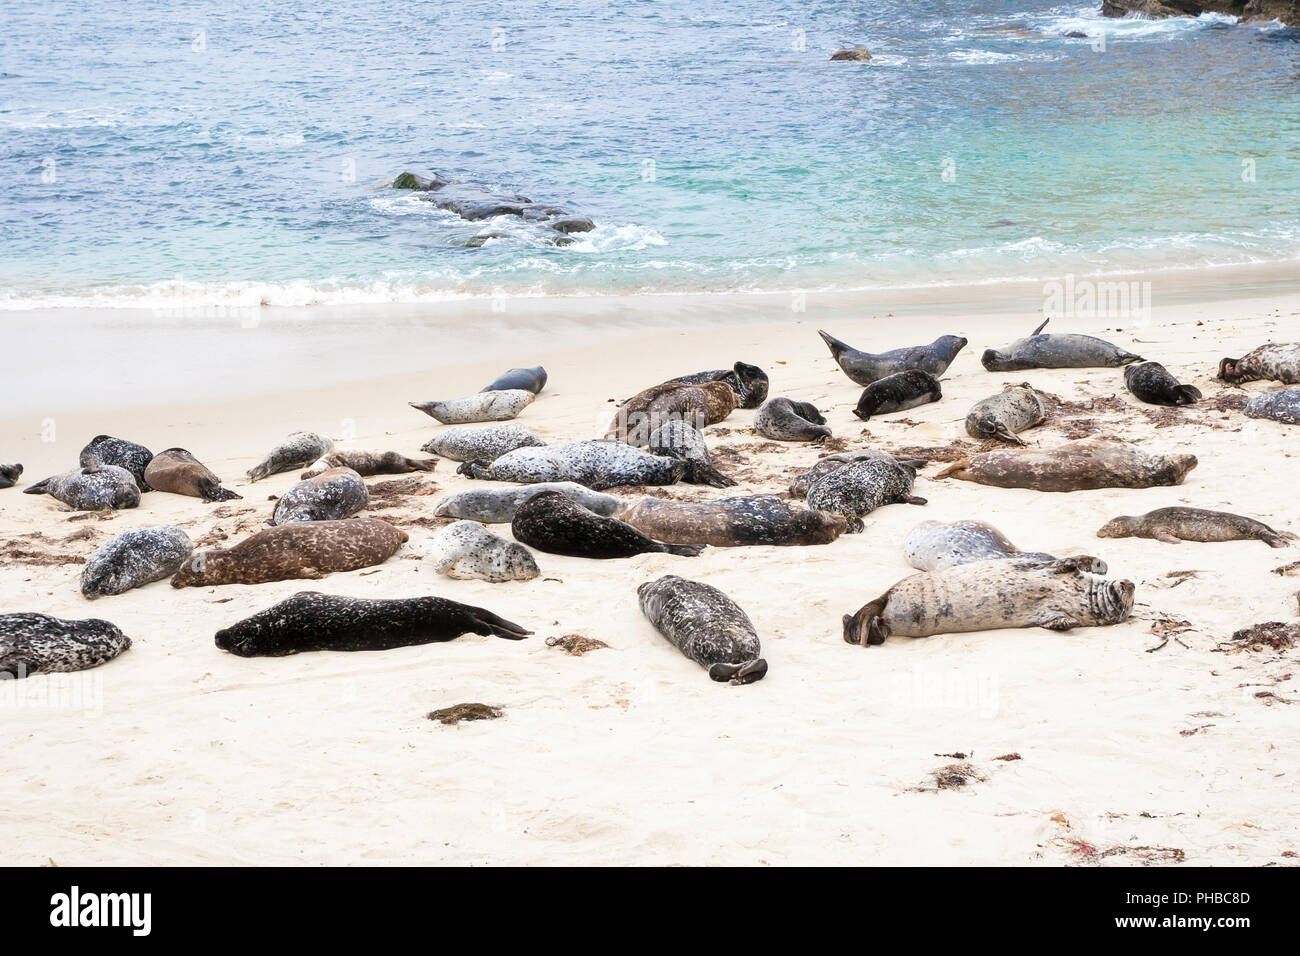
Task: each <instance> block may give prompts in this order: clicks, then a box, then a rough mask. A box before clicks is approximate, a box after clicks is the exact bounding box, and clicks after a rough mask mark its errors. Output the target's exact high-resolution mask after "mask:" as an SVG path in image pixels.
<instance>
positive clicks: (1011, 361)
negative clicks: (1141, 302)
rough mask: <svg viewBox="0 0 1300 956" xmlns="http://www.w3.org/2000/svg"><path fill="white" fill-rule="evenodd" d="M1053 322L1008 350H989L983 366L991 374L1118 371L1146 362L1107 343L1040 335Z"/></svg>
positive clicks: (1089, 339)
mask: <svg viewBox="0 0 1300 956" xmlns="http://www.w3.org/2000/svg"><path fill="white" fill-rule="evenodd" d="M1050 321H1051V319H1044V320H1043V324H1042V325H1040V326H1039V327H1038V328H1036V329H1034V331H1033V332H1032V333H1030V335H1029V336H1028V337H1026V338H1023V339H1016V341H1014V342H1012V343H1011V344H1010V345H1008V346H1007V347H1006V348H1005V349H1002V350H1000V351H999V350H998V349H987V350H985V352H984V355H983V356H982V357H981V358H980V363H981V364H982V365H983V366H984V367H985V368H986V369H988V370H989V371H990V372H1017V371H1020V370H1021V369H1026V368H1118V367H1119V366H1121V365H1128V364H1129V363H1130V362H1141V361H1143V358H1142V356H1140V355H1134V354H1133V353H1132V352H1126V351H1124V350H1123V349H1121V348H1119V347H1118V346H1116V345H1112V344H1111V343H1110V342H1107V341H1106V340H1105V339H1099V338H1094V337H1093V336H1091V335H1053V334H1052V333H1050V332H1049V333H1046V334H1040V333H1042V332H1043V329H1044V327H1046V325H1047V323H1048V322H1050Z"/></svg>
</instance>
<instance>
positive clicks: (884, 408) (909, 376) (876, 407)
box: [853, 368, 943, 422]
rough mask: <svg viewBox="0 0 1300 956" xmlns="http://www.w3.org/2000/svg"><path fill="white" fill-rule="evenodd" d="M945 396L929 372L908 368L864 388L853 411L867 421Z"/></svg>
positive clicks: (937, 381)
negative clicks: (876, 416)
mask: <svg viewBox="0 0 1300 956" xmlns="http://www.w3.org/2000/svg"><path fill="white" fill-rule="evenodd" d="M941 398H943V387H942V386H941V385H940V384H939V380H938V379H937V378H935V377H934V376H933V375H931V374H930V373H929V372H923V371H921V370H920V369H917V368H913V369H908V370H907V371H906V372H895V373H894V374H893V375H886V376H885V377H884V378H881V379H877V380H876V381H874V382H872V383H871V384H870V385H868V386H867V387H866V388H864V389H863V390H862V394H861V395H860V396H859V397H858V404H857V407H856V408H854V409H853V414H854V415H856V416H858V418H860V419H862V420H863V421H864V422H865V421H867V420H868V419H870V418H871V416H872V415H881V414H884V413H885V412H901V411H904V410H905V409H908V408H916V407H917V406H918V405H928V404H929V403H930V402H937V401H938V400H939V399H941Z"/></svg>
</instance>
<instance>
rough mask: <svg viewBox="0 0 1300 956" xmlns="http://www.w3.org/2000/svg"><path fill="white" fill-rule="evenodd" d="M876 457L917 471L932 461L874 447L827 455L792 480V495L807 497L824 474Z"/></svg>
mask: <svg viewBox="0 0 1300 956" xmlns="http://www.w3.org/2000/svg"><path fill="white" fill-rule="evenodd" d="M875 459H879V460H881V461H892V462H894V463H895V464H899V465H909V466H910V467H911V468H912V469H913V470H915V471H919V470H920V469H922V468H924V467H925V466H926V465H928V464H929V463H930V462H929V461H928V460H927V459H925V458H899V457H898V456H897V455H892V454H890V453H889V452H887V451H879V450H877V449H874V448H857V449H854V450H853V451H843V452H839V453H838V454H834V455H826V456H825V457H824V458H818V459H817V462H816V464H814V465H813V466H812V467H811V468H809V469H808V470H807V471H805V472H804V473H803V474H801V475H799V476H797V477H796V478H795V479H794V481H792V482H790V497H791V498H804V497H806V496H807V494H808V489H809V488H811V487H812V485H813V482H815V481H816V480H817V479H818V478H821V477H822V476H823V475H829V474H830V473H831V472H832V471H835V470H837V469H840V468H843V467H844V466H845V465H851V464H853V462H855V461H872V460H875Z"/></svg>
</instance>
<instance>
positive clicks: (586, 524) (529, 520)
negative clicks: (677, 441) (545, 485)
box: [510, 491, 704, 558]
mask: <svg viewBox="0 0 1300 956" xmlns="http://www.w3.org/2000/svg"><path fill="white" fill-rule="evenodd" d="M510 530H511V532H512V533H513V534H514V536H515V540H517V541H520V542H522V543H524V544H526V545H529V546H530V547H533V548H536V549H537V550H538V551H546V552H548V553H549V554H562V555H566V556H567V557H571V558H630V557H632V556H633V555H636V554H645V553H647V552H659V553H662V554H676V555H680V556H682V557H687V558H693V557H695V556H696V555H697V554H699V553H700V552H701V551H703V550H704V549H703V548H701V547H696V546H693V545H678V544H662V543H660V542H658V541H652V540H651V539H650V538H648V537H646V536H645V535H644V534H642V533H641V532H640V531H638V530H637V529H636V528H634V527H632V526H631V525H630V524H627V523H626V522H623V521H619V520H618V519H617V518H605V517H602V516H600V515H596V514H592V513H591V512H590V511H588V510H587V509H586V508H584V507H582V505H580V504H578V503H577V502H576V501H574V500H573V499H572V498H570V497H568V496H567V495H563V494H561V493H560V492H558V491H544V492H542V493H541V494H540V495H533V496H532V497H531V498H529V499H528V500H527V501H525V502H523V504H521V505H520V506H519V509H518V510H517V511H516V512H515V519H514V521H512V522H511V523H510Z"/></svg>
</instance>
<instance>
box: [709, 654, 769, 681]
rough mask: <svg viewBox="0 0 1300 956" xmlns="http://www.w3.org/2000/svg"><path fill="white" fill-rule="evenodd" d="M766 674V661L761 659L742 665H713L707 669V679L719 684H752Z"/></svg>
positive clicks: (757, 658)
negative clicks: (727, 682) (726, 682)
mask: <svg viewBox="0 0 1300 956" xmlns="http://www.w3.org/2000/svg"><path fill="white" fill-rule="evenodd" d="M766 674H767V661H765V660H763V658H761V657H756V658H755V659H754V660H752V661H745V663H743V664H714V665H712V666H711V667H710V668H709V677H710V678H711V679H712V680H715V681H718V682H719V683H721V682H723V681H730V682H731V683H733V684H752V683H754V682H755V681H760V680H762V679H763V677H764V676H765V675H766Z"/></svg>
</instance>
